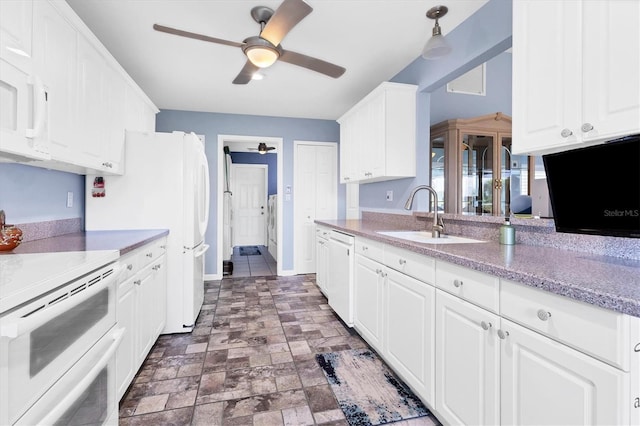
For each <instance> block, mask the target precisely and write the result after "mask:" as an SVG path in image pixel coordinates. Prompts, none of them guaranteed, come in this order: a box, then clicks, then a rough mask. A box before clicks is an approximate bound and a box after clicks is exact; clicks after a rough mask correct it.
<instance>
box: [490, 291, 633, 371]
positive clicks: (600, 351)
mask: <svg viewBox="0 0 640 426" xmlns="http://www.w3.org/2000/svg"><path fill="white" fill-rule="evenodd" d="M500 304H501V313H502V316H504V317H506V318H510V319H512V320H513V321H515V322H518V323H520V324H522V325H524V326H526V327H529V328H531V329H533V330H535V331H538V332H539V333H542V334H544V335H546V336H549V337H551V338H553V339H555V340H558V341H560V342H562V343H566V344H567V345H569V346H572V347H574V348H576V349H578V350H580V351H582V352H586V353H588V354H590V355H592V356H594V357H596V358H598V359H601V360H603V361H605V362H607V363H609V364H611V365H613V366H615V367H618V368H621V369H623V370H625V371H629V353H630V352H631V350H630V348H629V344H630V342H629V338H628V336H629V317H628V316H627V315H624V314H622V313H619V312H614V311H609V310H606V309H602V308H599V307H597V306H593V305H589V304H587V303H583V302H580V301H577V300H572V299H570V298H568V297H564V296H559V295H557V294H553V293H549V292H547V291H544V290H540V289H536V288H533V287H528V286H526V285H523V284H518V283H514V282H511V281H507V280H502V281H501V285H500Z"/></svg>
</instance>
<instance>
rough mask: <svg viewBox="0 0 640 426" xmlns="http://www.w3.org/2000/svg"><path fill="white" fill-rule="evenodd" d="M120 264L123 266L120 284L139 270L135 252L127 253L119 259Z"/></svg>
mask: <svg viewBox="0 0 640 426" xmlns="http://www.w3.org/2000/svg"><path fill="white" fill-rule="evenodd" d="M120 262H121V263H122V264H123V265H124V271H123V272H122V274H121V275H120V282H123V281H125V280H127V279H128V278H130V277H132V276H134V275H135V274H136V272H138V271H139V270H140V264H139V262H140V261H139V256H138V252H137V251H133V252H131V253H127V254H125V255H124V256H121V257H120Z"/></svg>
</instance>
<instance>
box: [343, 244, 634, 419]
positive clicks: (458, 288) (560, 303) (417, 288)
mask: <svg viewBox="0 0 640 426" xmlns="http://www.w3.org/2000/svg"><path fill="white" fill-rule="evenodd" d="M355 247H356V259H355V280H354V300H353V306H354V326H355V328H356V330H357V331H358V332H359V333H360V334H361V335H362V337H363V338H364V339H365V340H366V341H367V342H368V343H369V344H370V345H371V346H372V347H373V349H375V350H376V351H377V352H378V353H379V354H380V355H381V356H382V358H384V360H385V362H386V363H387V364H388V365H389V366H390V367H391V368H392V369H393V370H394V371H395V372H396V373H397V374H398V375H399V376H400V377H401V378H402V379H403V380H404V381H405V382H406V383H407V384H408V385H409V386H410V387H411V388H412V390H413V391H414V392H415V393H416V395H417V396H418V397H420V398H421V399H422V401H423V402H425V403H426V405H427V406H428V407H429V408H431V409H432V411H433V412H434V414H435V415H436V416H437V417H438V418H439V419H440V420H441V421H442V422H444V423H446V424H464V425H497V424H502V425H542V424H547V425H578V424H580V425H628V424H632V425H638V424H640V423H639V422H640V408H639V407H640V355H639V353H640V343H639V342H640V319H638V318H635V317H631V316H629V315H623V314H619V313H616V312H613V311H610V310H606V309H602V308H599V307H596V306H594V305H588V304H585V303H582V302H578V301H575V300H572V299H570V298H567V297H563V296H559V295H556V294H553V293H549V292H546V291H543V290H539V289H533V288H532V287H528V286H526V285H522V284H518V283H515V282H511V281H508V280H504V279H498V278H497V277H495V276H493V275H490V274H486V273H480V272H478V271H474V270H471V269H468V268H465V267H461V266H458V265H453V264H451V263H448V262H444V261H440V260H435V259H433V258H430V257H427V256H422V255H417V254H416V253H414V252H409V251H407V250H404V249H399V248H397V247H392V246H390V245H386V244H382V243H379V242H376V241H371V240H367V239H361V238H356V243H355ZM411 275H413V276H411ZM434 277H435V282H432V281H434Z"/></svg>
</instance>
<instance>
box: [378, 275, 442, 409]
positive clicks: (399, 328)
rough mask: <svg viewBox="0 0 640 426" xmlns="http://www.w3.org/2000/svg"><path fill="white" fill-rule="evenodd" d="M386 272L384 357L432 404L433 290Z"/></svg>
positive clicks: (414, 281)
mask: <svg viewBox="0 0 640 426" xmlns="http://www.w3.org/2000/svg"><path fill="white" fill-rule="evenodd" d="M385 274H386V285H385V293H384V294H385V297H384V306H385V310H384V336H385V338H384V354H385V357H386V359H387V361H388V362H389V363H390V364H391V366H392V367H393V368H394V369H395V370H396V371H397V372H398V373H399V374H400V376H402V378H403V379H404V380H405V382H407V384H408V385H409V386H411V388H412V389H413V390H414V391H415V392H416V393H418V395H420V397H421V398H422V399H423V400H424V401H425V402H426V403H427V404H430V405H432V404H433V389H434V383H435V379H434V377H433V376H434V373H433V372H434V368H435V359H434V358H435V357H434V353H433V350H434V331H435V330H434V327H435V313H434V308H435V289H434V288H433V286H431V285H429V284H426V283H424V282H422V281H418V280H416V279H414V278H411V277H409V276H407V275H404V274H401V273H399V272H397V271H394V270H392V269H388V270H387V272H385Z"/></svg>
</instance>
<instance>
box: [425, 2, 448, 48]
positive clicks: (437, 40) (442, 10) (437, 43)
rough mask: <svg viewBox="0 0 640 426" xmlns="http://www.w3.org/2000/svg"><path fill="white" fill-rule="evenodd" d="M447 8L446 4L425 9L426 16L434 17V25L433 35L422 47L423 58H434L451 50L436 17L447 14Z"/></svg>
mask: <svg viewBox="0 0 640 426" xmlns="http://www.w3.org/2000/svg"><path fill="white" fill-rule="evenodd" d="M448 11H449V8H447V6H434V7H432V8H431V9H429V10H428V11H427V18H429V19H435V21H436V25H435V26H434V27H433V35H432V36H431V38H430V39H429V40H428V41H427V44H425V45H424V48H423V49H422V57H423V58H424V59H436V58H440V57H442V56H445V55H447V54H449V53H450V52H451V46H450V45H449V43H448V42H447V40H446V39H445V38H444V36H443V35H442V31H441V30H440V24H439V23H438V19H439V18H442V17H443V16H444V15H446V14H447V12H448Z"/></svg>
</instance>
